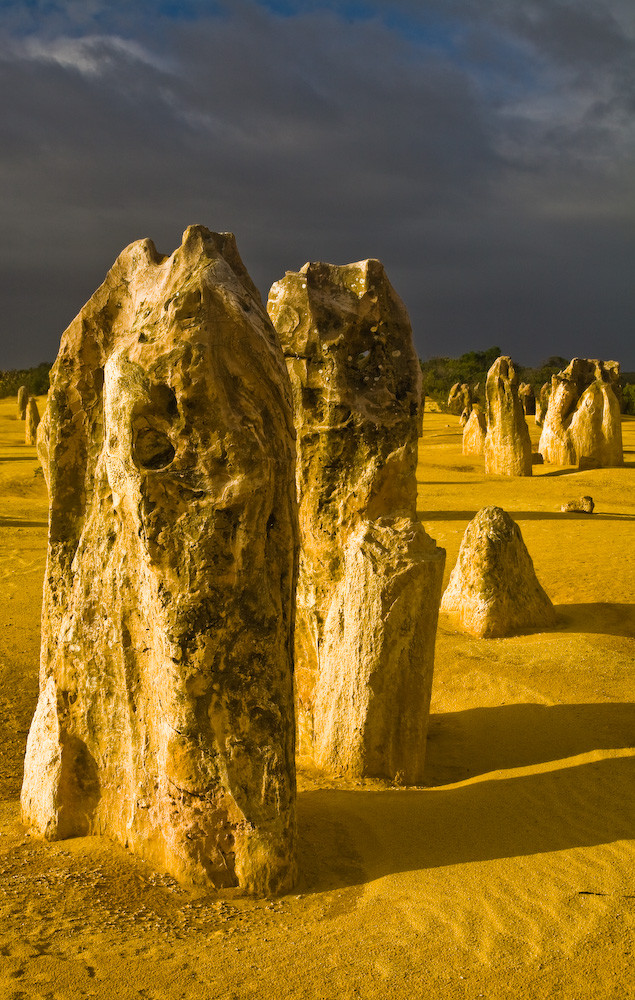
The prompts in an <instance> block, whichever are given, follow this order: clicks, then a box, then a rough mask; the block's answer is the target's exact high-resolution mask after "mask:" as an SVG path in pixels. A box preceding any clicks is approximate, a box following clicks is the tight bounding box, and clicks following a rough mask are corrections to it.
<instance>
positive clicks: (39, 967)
mask: <svg viewBox="0 0 635 1000" xmlns="http://www.w3.org/2000/svg"><path fill="white" fill-rule="evenodd" d="M39 403H40V409H42V406H43V403H44V401H43V400H40V401H39ZM15 412H16V407H15V400H14V399H8V400H2V401H0V577H1V580H2V582H1V584H0V726H1V733H2V755H1V760H0V997H2V998H11V1000H26V998H28V1000H32V998H33V1000H68V998H72V1000H74V998H80V997H81V998H83V997H99V998H109V1000H111V998H113V1000H114V998H116V1000H128V998H144V1000H159V998H169V1000H173V998H174V1000H180V998H184V1000H185V998H187V1000H190V998H214V1000H216V998H218V1000H230V998H231V1000H234V998H235V1000H249V998H272V1000H278V998H281V1000H282V998H298V1000H313V998H315V1000H317V998H319V1000H327V998H328V1000H330V998H349V997H350V998H369V997H373V998H375V997H377V998H387V1000H388V998H414V997H416V998H419V997H424V998H435V1000H436V998H448V1000H450V998H451V1000H455V998H456V1000H463V998H466V1000H468V998H469V1000H472V998H480V997H484V998H490V1000H492V998H495V1000H498V998H509V1000H516V998H519V1000H520V998H523V1000H533V998H537V1000H538V998H552V997H553V998H562V1000H600V998H602V1000H605V998H606V1000H609V998H610V1000H627V998H631V997H633V995H635V956H634V954H633V952H634V949H635V845H634V843H633V840H632V839H630V838H632V837H633V833H634V826H635V780H634V779H635V773H634V772H635V750H634V749H633V745H634V743H635V739H634V737H635V705H634V704H633V702H634V701H635V699H634V697H633V695H634V694H635V419H634V418H625V422H624V440H625V458H626V464H625V467H624V468H620V469H611V470H597V471H588V472H583V473H580V472H576V471H575V470H573V469H561V468H556V467H536V468H535V469H534V472H535V475H534V476H533V477H532V478H527V479H485V476H484V474H483V464H482V460H481V459H478V458H464V457H462V455H461V432H460V428H459V425H458V419H457V418H455V417H450V416H446V415H442V414H438V413H437V414H426V417H425V421H424V435H423V438H422V440H421V445H420V464H419V471H418V476H419V498H420V510H421V517H422V520H423V521H424V523H425V525H426V527H427V529H428V531H429V532H430V533H431V534H432V535H433V537H434V538H436V539H437V541H438V543H439V544H440V545H443V546H445V547H446V549H447V565H446V579H447V576H448V575H449V572H450V569H451V568H452V566H453V564H454V561H455V559H456V555H457V551H458V546H459V543H460V540H461V537H462V534H463V531H464V529H465V526H466V524H467V522H468V520H469V519H470V518H471V517H472V516H473V515H474V514H475V513H476V511H477V510H478V509H479V508H480V507H482V506H484V505H486V504H490V503H495V504H498V505H500V506H502V507H504V508H505V509H506V510H508V511H510V512H511V513H512V514H513V516H514V518H515V519H516V520H517V521H518V524H519V525H520V527H521V530H522V532H523V536H524V539H525V542H526V544H527V546H528V548H529V551H530V553H531V554H532V556H533V559H534V563H535V566H536V570H537V573H538V577H539V579H540V581H541V582H542V584H543V586H544V587H545V589H546V590H547V592H548V593H549V595H550V597H551V598H552V600H553V602H554V604H555V605H556V610H557V612H558V625H557V627H556V628H555V629H554V630H553V631H550V632H543V633H534V634H529V635H521V636H517V637H514V638H509V639H497V640H484V639H472V638H469V637H467V636H465V635H462V634H457V633H456V632H455V631H453V630H452V629H450V628H449V627H448V624H447V622H446V621H445V620H444V618H443V616H441V619H440V624H439V634H438V643H437V654H436V666H435V682H434V689H433V705H432V713H433V714H432V716H431V724H430V739H429V751H428V765H427V781H426V785H425V787H423V788H416V789H401V788H392V787H390V786H387V785H383V784H381V783H379V782H370V781H369V782H362V783H357V784H352V783H349V784H346V783H337V782H333V781H328V780H324V779H323V778H321V777H320V776H319V775H317V774H314V773H311V772H309V771H307V770H304V771H301V773H300V776H299V787H300V794H299V801H298V820H299V851H300V866H301V872H302V875H301V882H300V884H299V885H298V887H297V890H296V891H295V892H294V893H293V894H292V895H289V896H286V897H284V898H281V899H276V900H250V899H234V898H231V897H228V898H225V899H222V898H219V897H218V896H204V895H201V894H200V893H198V894H197V893H193V892H191V891H189V890H188V889H185V888H183V887H181V886H179V885H177V884H176V883H175V882H174V881H173V880H171V879H170V878H166V877H165V876H163V875H161V874H158V873H156V872H154V871H152V870H151V869H150V868H149V867H148V866H147V865H145V864H144V863H142V862H140V861H138V860H137V859H135V858H134V857H132V856H131V855H130V854H128V853H127V852H126V851H125V850H123V849H121V848H119V847H116V846H114V845H112V844H111V843H109V842H108V841H105V840H103V839H99V838H86V839H77V840H71V841H65V842H62V843H55V844H45V843H41V842H38V841H36V840H33V839H32V838H30V837H29V836H28V835H27V833H26V831H25V830H24V828H23V827H21V825H20V823H19V806H18V798H19V791H20V784H21V776H22V758H23V753H24V746H25V741H26V735H27V731H28V727H29V723H30V720H31V715H32V713H33V709H34V707H35V703H36V696H37V672H38V649H39V614H40V601H41V586H42V576H43V569H44V558H45V547H46V519H47V515H46V509H47V504H46V492H45V486H44V482H43V479H42V476H41V473H40V472H39V470H38V465H37V461H36V458H35V450H34V449H33V448H31V447H26V446H25V445H24V444H23V434H24V425H23V424H22V423H20V422H18V421H17V420H16V419H15ZM529 423H530V427H531V433H532V437H533V440H534V442H536V441H537V429H536V428H535V427H534V425H533V418H529ZM582 494H590V495H591V496H592V497H593V499H594V500H595V503H596V513H594V514H593V515H591V516H588V515H575V514H561V513H559V509H560V505H561V504H562V503H563V502H565V501H567V500H570V499H574V498H576V497H579V496H580V495H582Z"/></svg>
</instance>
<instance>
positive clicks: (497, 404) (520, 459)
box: [483, 356, 531, 476]
mask: <svg viewBox="0 0 635 1000" xmlns="http://www.w3.org/2000/svg"><path fill="white" fill-rule="evenodd" d="M485 397H486V400H487V411H486V415H487V434H486V437H485V444H484V447H483V452H484V455H485V472H486V474H488V475H499V476H530V475H531V441H530V438H529V429H528V427H527V422H526V420H525V411H524V410H523V405H522V403H521V401H520V399H519V396H518V376H517V374H516V369H515V368H514V365H513V364H512V361H511V358H508V357H505V356H502V357H500V358H497V359H496V361H495V362H494V364H493V365H492V367H491V368H490V370H489V372H488V373H487V382H486V383H485Z"/></svg>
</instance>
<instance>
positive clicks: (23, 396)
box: [18, 385, 29, 420]
mask: <svg viewBox="0 0 635 1000" xmlns="http://www.w3.org/2000/svg"><path fill="white" fill-rule="evenodd" d="M28 399H29V390H28V389H27V387H26V386H25V385H21V386H20V388H19V389H18V420H24V419H25V417H26V404H27V402H28Z"/></svg>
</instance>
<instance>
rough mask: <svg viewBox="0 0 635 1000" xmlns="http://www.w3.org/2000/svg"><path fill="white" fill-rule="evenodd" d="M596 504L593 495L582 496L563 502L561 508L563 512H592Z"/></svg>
mask: <svg viewBox="0 0 635 1000" xmlns="http://www.w3.org/2000/svg"><path fill="white" fill-rule="evenodd" d="M594 507H595V504H594V503H593V500H592V499H591V497H580V498H579V500H569V502H568V503H563V505H562V507H561V508H560V510H561V511H562V513H563V514H592V513H593V508H594Z"/></svg>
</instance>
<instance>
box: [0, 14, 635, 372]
mask: <svg viewBox="0 0 635 1000" xmlns="http://www.w3.org/2000/svg"><path fill="white" fill-rule="evenodd" d="M422 6H425V8H426V11H425V15H422V13H421V10H420V8H421V7H422ZM521 8H522V10H521ZM476 9H478V13H475V10H476ZM3 18H4V31H3V32H2V36H1V38H0V87H2V93H3V94H5V95H9V99H8V100H5V101H4V109H3V112H2V116H1V121H0V142H1V149H2V154H1V158H0V198H1V199H2V212H3V221H4V239H3V241H2V245H1V248H0V294H1V295H2V302H3V319H2V342H3V351H2V355H3V356H2V358H1V359H0V367H9V366H11V365H17V364H23V363H27V362H28V363H31V362H35V361H39V360H40V359H41V358H45V357H48V358H52V357H54V355H55V353H56V349H57V344H58V342H59V335H60V333H61V331H62V329H63V328H64V326H65V325H66V324H67V323H68V322H69V321H70V319H72V317H73V315H74V314H75V313H76V312H77V311H78V309H79V308H80V306H81V305H82V303H83V301H84V300H85V299H86V298H87V297H88V296H89V295H90V294H91V293H92V291H93V290H94V288H95V287H96V286H97V285H98V284H99V282H100V281H101V280H102V279H103V277H104V275H105V272H106V270H107V269H108V267H109V266H110V264H111V263H112V261H113V260H114V258H115V257H116V255H117V253H118V252H119V251H120V250H121V249H122V248H123V246H125V245H126V244H127V243H128V242H130V241H131V240H133V239H137V238H140V237H143V236H151V237H152V238H153V239H154V240H155V242H156V243H157V245H158V247H159V249H160V250H162V251H163V252H166V251H170V250H172V249H173V248H174V246H175V245H176V244H177V243H178V241H179V238H180V233H181V231H182V230H183V229H184V228H185V226H186V225H188V224H189V223H192V222H202V223H204V224H206V225H209V226H210V227H211V228H214V229H221V230H222V229H229V230H232V231H234V232H235V233H236V235H237V238H238V243H239V248H240V250H241V253H242V256H243V258H244V260H245V263H246V264H247V266H248V268H249V270H250V272H251V273H252V276H253V277H254V280H256V282H257V283H258V284H259V286H260V287H261V290H262V291H263V293H264V294H265V295H266V292H267V289H268V287H269V285H270V284H271V282H272V281H274V280H275V279H276V278H277V277H279V276H280V275H281V274H282V273H283V272H284V270H285V269H286V268H294V269H295V268H297V267H299V266H301V265H302V264H303V263H304V262H305V261H306V260H309V259H312V260H317V259H327V260H331V261H335V262H345V261H350V260H356V259H360V258H363V257H366V256H377V257H380V258H381V259H382V260H383V261H384V263H385V264H386V267H387V269H388V273H389V275H390V277H391V279H392V281H393V283H394V284H395V286H396V287H397V289H398V291H399V292H400V294H401V295H402V297H403V298H404V300H405V302H406V304H407V305H408V307H409V310H410V313H411V317H412V320H413V327H414V329H415V333H416V337H417V342H418V346H419V350H420V352H421V353H422V354H423V355H424V356H427V355H430V354H432V353H460V352H461V351H463V350H469V349H477V348H481V347H486V346H489V345H490V344H492V343H499V344H500V345H501V347H503V349H505V350H509V351H510V352H511V353H512V354H514V355H515V356H516V357H518V358H519V359H520V360H527V361H531V360H534V361H538V360H539V359H540V357H542V356H544V355H549V354H556V353H557V354H565V355H573V354H576V353H577V354H587V355H600V356H602V355H607V354H611V355H614V356H616V357H617V358H618V359H620V360H622V361H623V362H624V363H625V364H626V366H627V367H630V368H635V348H634V347H633V344H632V338H631V333H630V331H631V330H632V315H633V305H634V304H635V303H634V296H633V290H632V286H633V282H632V268H633V263H634V261H633V198H632V193H633V173H632V160H633V128H632V117H631V118H629V108H630V109H631V114H632V102H633V79H632V72H633V66H632V58H633V36H632V31H631V30H630V27H629V23H628V21H627V8H625V7H623V6H621V5H620V3H619V2H618V0H615V3H614V4H611V3H609V4H605V5H603V8H602V10H601V11H600V12H598V10H597V9H596V8H595V7H594V6H593V5H591V4H589V5H587V4H585V3H580V4H576V5H574V4H573V3H571V4H565V3H557V2H555V0H554V2H552V3H548V2H547V0H543V2H538V0H535V2H533V3H527V4H522V5H510V4H507V3H502V2H501V3H495V2H493V0H489V2H488V0H485V2H484V3H483V4H482V5H473V4H468V3H467V2H466V3H465V4H459V3H455V2H453V0H452V2H448V3H439V4H437V5H436V6H435V4H434V3H430V4H429V5H420V4H414V3H408V2H407V0H404V2H403V3H401V2H398V3H390V4H388V3H383V4H382V3H376V2H368V3H349V4H336V3H330V4H327V3H323V4H319V3H308V2H307V3H295V4H290V3H287V4H282V3H269V4H266V5H265V4H257V3H242V2H239V3H232V4H220V3H218V4H211V3H202V2H200V3H199V2H194V0H193V2H190V3H182V4H174V3H171V4H170V3H167V2H166V3H154V4H150V3H148V4H144V3H135V4H124V3H119V2H114V3H108V4H106V3H101V2H99V0H94V2H89V3H87V2H84V0H82V3H79V2H77V3H71V2H68V3H65V4H64V3H47V4H46V5H43V4H38V3H30V4H13V5H9V8H8V11H7V15H6V17H5V15H3ZM629 213H630V214H629Z"/></svg>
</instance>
